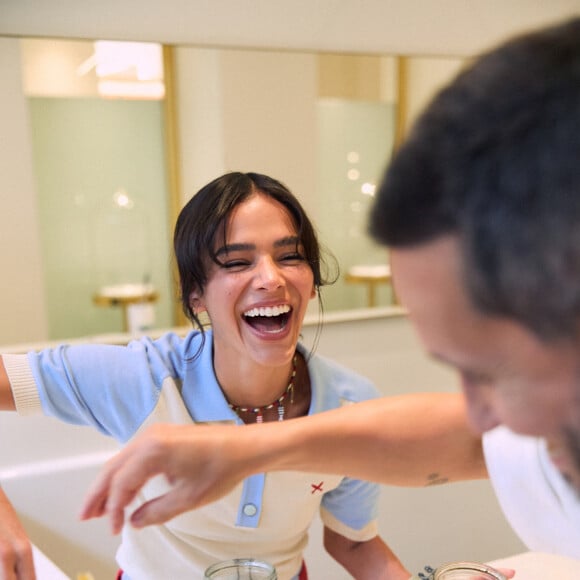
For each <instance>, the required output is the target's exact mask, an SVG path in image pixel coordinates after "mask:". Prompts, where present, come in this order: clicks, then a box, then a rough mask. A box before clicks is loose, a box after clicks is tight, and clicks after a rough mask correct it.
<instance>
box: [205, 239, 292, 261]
mask: <svg viewBox="0 0 580 580" xmlns="http://www.w3.org/2000/svg"><path fill="white" fill-rule="evenodd" d="M298 245H300V238H299V237H298V236H286V237H284V238H281V239H279V240H276V241H275V242H274V247H275V248H281V247H284V246H298ZM255 249H256V245H255V244H244V243H238V244H226V245H225V246H222V247H221V248H219V249H218V250H217V251H216V253H215V257H216V258H217V257H218V256H223V255H224V254H229V253H231V252H244V251H248V250H255Z"/></svg>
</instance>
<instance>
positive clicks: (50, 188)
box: [30, 98, 173, 339]
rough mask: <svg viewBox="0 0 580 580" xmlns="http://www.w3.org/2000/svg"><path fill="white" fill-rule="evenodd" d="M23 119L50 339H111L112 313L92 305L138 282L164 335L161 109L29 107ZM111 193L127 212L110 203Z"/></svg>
mask: <svg viewBox="0 0 580 580" xmlns="http://www.w3.org/2000/svg"><path fill="white" fill-rule="evenodd" d="M30 112H31V124H32V132H33V135H32V142H33V152H34V163H35V174H36V179H37V191H38V195H39V212H40V223H41V243H42V251H43V259H44V270H45V272H44V273H45V278H46V288H47V299H48V300H47V301H48V317H49V332H50V338H53V339H61V338H68V337H76V336H84V335H87V334H95V333H108V332H118V331H121V330H122V328H123V318H122V313H121V311H120V310H119V309H117V308H102V307H97V306H95V305H94V304H93V301H92V297H93V295H94V293H95V292H96V291H97V289H98V288H99V287H100V286H101V285H105V284H118V283H123V282H142V281H143V280H144V279H145V278H148V279H149V280H150V281H151V282H152V283H153V284H154V285H155V287H156V288H157V289H158V290H159V292H160V295H161V298H160V300H159V302H158V303H157V304H156V305H155V310H156V326H171V325H172V312H173V310H172V306H171V302H170V296H171V292H172V290H171V285H170V276H171V273H170V272H171V269H170V259H171V258H170V253H169V248H170V233H169V231H168V217H167V207H168V204H167V186H166V172H165V165H164V163H165V162H164V160H165V156H164V149H163V147H164V146H163V109H162V103H161V102H159V101H129V100H128V101H122V100H103V99H78V98H75V99H69V98H62V99H61V98H32V99H30ZM119 189H122V190H124V191H126V193H127V195H128V196H129V198H130V199H131V200H132V202H133V208H132V209H120V208H119V206H118V205H115V204H114V200H113V196H114V195H115V192H117V191H119ZM119 234H122V235H119ZM120 273H124V275H125V279H123V276H122V275H121V274H120Z"/></svg>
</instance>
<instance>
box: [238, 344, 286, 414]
mask: <svg viewBox="0 0 580 580" xmlns="http://www.w3.org/2000/svg"><path fill="white" fill-rule="evenodd" d="M296 358H297V357H296V355H294V358H293V359H292V374H291V375H290V382H289V383H288V386H287V387H286V389H284V392H283V393H282V394H281V395H280V396H279V397H278V398H277V399H276V400H275V401H274V402H273V403H270V404H269V405H264V406H263V407H241V406H239V405H232V404H231V403H228V405H229V406H230V409H232V411H234V413H236V414H237V415H239V414H240V413H253V414H254V415H256V423H263V422H264V412H265V411H269V410H270V409H274V408H276V409H277V410H278V421H284V413H285V411H286V409H285V407H284V401H285V400H286V398H287V397H288V395H290V404H292V403H293V402H294V378H295V377H296Z"/></svg>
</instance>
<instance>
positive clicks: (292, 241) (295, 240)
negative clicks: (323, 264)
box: [274, 236, 300, 248]
mask: <svg viewBox="0 0 580 580" xmlns="http://www.w3.org/2000/svg"><path fill="white" fill-rule="evenodd" d="M298 245H300V238H299V237H298V236H286V237H285V238H282V239H281V240H276V241H275V242H274V247H275V248H280V247H282V246H298Z"/></svg>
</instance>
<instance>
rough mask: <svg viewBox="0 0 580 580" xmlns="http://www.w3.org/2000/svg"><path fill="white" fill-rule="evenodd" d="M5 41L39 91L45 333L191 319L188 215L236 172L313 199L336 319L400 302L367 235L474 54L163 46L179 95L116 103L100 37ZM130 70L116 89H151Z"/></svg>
mask: <svg viewBox="0 0 580 580" xmlns="http://www.w3.org/2000/svg"><path fill="white" fill-rule="evenodd" d="M3 42H5V43H9V44H10V48H11V52H10V54H11V55H12V57H13V62H12V66H11V67H8V65H7V64H6V62H5V63H4V65H5V68H10V70H12V72H13V73H14V68H15V67H16V64H15V63H19V64H18V66H19V71H20V75H21V79H22V86H23V90H22V98H21V102H20V103H19V106H20V107H21V109H22V112H23V119H24V121H23V124H22V125H23V127H21V129H22V128H24V129H26V130H27V131H28V132H27V135H28V137H29V147H30V153H31V160H32V161H31V163H32V174H33V175H34V183H33V184H32V186H31V187H30V188H29V193H30V195H31V199H29V200H28V203H30V205H31V207H32V208H33V209H34V210H35V211H36V212H37V214H36V215H37V218H38V222H37V224H34V223H32V221H34V220H31V223H30V224H29V227H30V231H29V234H30V236H29V237H27V236H26V228H23V227H20V228H18V235H19V236H20V237H21V238H23V239H24V242H23V241H20V242H19V243H20V244H22V243H24V244H25V245H26V246H27V247H33V246H35V245H36V246H37V248H38V255H37V259H38V268H37V269H36V270H35V272H36V274H37V275H38V277H39V281H38V284H37V285H38V290H39V294H41V293H42V299H41V300H40V303H39V304H37V306H38V307H39V309H40V310H43V309H44V312H45V318H46V320H47V324H46V329H45V331H44V338H48V339H65V338H74V337H81V336H87V335H93V334H103V333H113V332H121V331H124V330H127V327H128V325H129V324H131V323H133V324H135V320H128V319H127V313H128V311H130V312H131V314H132V315H133V316H135V312H137V316H138V317H140V318H139V320H138V321H137V324H143V325H144V327H154V328H157V327H161V328H168V327H172V326H175V325H176V324H181V323H183V319H180V318H179V315H178V312H179V307H178V306H177V305H176V304H175V300H174V297H175V296H176V290H175V283H174V282H175V281H174V275H173V271H172V264H171V260H170V239H171V229H172V225H173V221H174V219H175V215H176V212H177V211H178V210H179V208H180V207H181V206H182V205H183V203H185V201H186V200H187V199H189V197H190V196H191V195H192V194H193V193H194V192H195V191H197V190H198V189H199V187H201V186H202V185H204V184H205V183H207V182H208V181H209V180H211V179H213V178H214V177H215V176H217V175H220V174H221V173H224V172H225V171H229V170H242V171H259V172H263V173H267V174H270V175H272V176H274V177H276V178H278V179H280V180H282V181H283V182H285V183H286V184H287V185H288V186H289V188H290V189H291V190H292V191H293V192H295V193H296V195H297V196H298V197H299V198H300V199H301V201H302V202H303V204H304V205H305V207H306V209H307V211H308V212H309V214H310V216H311V217H312V219H313V221H314V222H315V223H316V225H317V227H318V230H319V234H320V238H321V241H322V242H323V243H324V244H325V245H326V246H327V247H328V248H329V249H330V250H331V251H332V253H333V254H334V255H335V256H336V258H337V260H338V263H339V266H340V271H341V274H340V277H339V279H338V280H337V282H336V284H335V285H333V286H331V287H327V288H324V303H325V310H326V311H327V312H340V311H345V310H347V311H352V310H353V309H358V308H368V307H374V306H389V305H391V304H393V295H392V292H391V288H390V284H389V275H388V271H387V270H386V264H387V260H388V257H387V255H386V252H385V251H384V250H383V249H382V248H378V247H376V246H375V245H374V244H373V243H372V242H371V241H370V240H369V239H368V237H367V236H366V231H365V230H366V215H367V212H368V209H369V207H370V204H371V203H372V197H373V193H374V188H375V186H376V184H377V182H378V180H379V179H380V176H381V174H382V171H383V169H384V167H385V166H386V164H387V163H388V160H389V158H390V155H391V154H392V151H393V148H394V146H395V144H396V141H397V139H400V138H401V135H402V133H403V132H404V129H405V127H404V126H405V125H406V124H409V123H410V122H411V121H412V118H413V116H414V115H415V114H416V111H417V110H419V109H420V108H421V106H422V105H423V102H424V101H425V100H426V99H427V98H428V96H429V94H430V93H432V91H433V90H434V89H435V88H436V86H437V85H438V84H440V83H442V82H444V80H445V79H447V78H449V77H450V76H451V75H452V74H454V73H455V72H456V71H457V70H458V68H459V66H461V63H462V59H444V58H441V57H438V58H436V59H420V58H409V57H406V58H404V59H402V58H397V57H395V56H392V55H353V54H338V53H323V52H301V51H273V50H262V49H260V50H252V49H232V48H209V47H194V46H186V45H183V46H174V47H165V48H162V47H160V46H159V45H157V49H155V48H154V46H153V45H148V46H147V47H146V48H147V49H149V50H153V51H155V50H157V53H156V56H153V57H152V58H153V60H154V61H155V62H159V61H161V62H162V63H163V65H162V67H161V68H162V69H164V75H163V74H162V75H161V76H162V77H163V78H162V79H161V81H163V83H164V84H165V91H166V92H165V94H163V87H162V89H159V87H157V89H156V88H155V86H154V83H155V82H158V81H159V79H157V81H155V80H151V81H150V82H149V84H148V85H147V88H146V90H147V91H150V92H149V93H146V94H141V95H139V97H138V98H136V93H134V94H133V95H129V94H128V93H125V94H121V95H117V98H113V96H112V93H110V92H109V93H107V95H106V96H105V97H103V95H102V94H101V95H99V90H101V91H102V90H103V89H102V87H101V89H99V85H100V84H103V83H104V81H103V78H100V77H99V75H97V74H96V71H97V66H96V65H97V63H98V58H99V57H98V55H97V47H98V46H99V44H98V43H96V42H92V41H76V40H75V41H73V40H50V39H33V38H28V39H25V38H23V39H4V40H3ZM104 44H106V43H103V42H101V43H100V45H101V46H102V45H104ZM123 44H125V45H126V47H128V48H131V47H132V48H135V46H133V43H123ZM105 48H106V47H105ZM108 48H109V49H110V50H112V48H111V46H109V47H108ZM118 48H119V47H117V49H118ZM163 57H164V58H163ZM5 59H6V56H5ZM116 61H117V62H118V61H119V57H118V55H117V57H116ZM101 64H102V63H101ZM131 67H133V70H132V73H135V69H136V65H134V64H133V65H129V66H128V68H129V69H131ZM101 68H103V67H101ZM132 73H131V74H132ZM128 74H129V73H128V72H127V70H125V71H122V70H117V71H112V72H111V71H109V72H108V76H107V75H106V74H103V72H102V70H101V77H106V78H105V81H107V82H108V83H109V89H108V90H109V91H111V90H112V89H111V86H112V85H114V82H116V83H117V85H118V84H122V83H123V82H125V83H126V87H125V88H126V90H134V91H137V88H136V84H135V83H134V84H135V86H133V85H131V83H132V82H133V81H134V79H128V78H126V77H127V75H128ZM67 75H68V76H67ZM73 80H74V83H73ZM402 83H403V84H404V86H402ZM130 87H132V88H130ZM403 89H404V90H403ZM155 90H157V91H158V92H155ZM401 95H403V97H404V102H402V101H401ZM10 98H11V99H14V100H18V95H12V96H11V97H10ZM28 124H29V125H28ZM168 137H169V138H168ZM14 142H16V143H19V142H20V141H19V139H14ZM23 152H24V154H26V146H24V148H23ZM22 191H23V192H24V191H25V188H24V189H22ZM18 203H19V204H20V203H21V200H20V201H19V202H18ZM35 228H36V229H35ZM20 268H22V266H20ZM25 278H26V277H25ZM26 284H30V282H26ZM119 287H124V288H125V289H127V288H129V292H131V291H133V290H134V289H135V288H136V287H137V288H138V289H139V290H138V292H137V293H139V292H143V296H142V298H143V300H142V302H143V304H141V306H140V307H139V309H137V308H135V307H134V306H133V305H131V306H130V307H129V308H127V304H128V303H129V302H132V298H131V299H130V300H129V299H127V300H128V302H125V298H126V297H124V296H123V295H121V296H119V295H111V294H110V293H109V294H107V292H110V291H111V288H113V289H115V288H119ZM313 306H315V305H314V304H313ZM39 318H40V317H39ZM35 330H40V329H35ZM42 338H43V336H42V333H41V332H38V333H37V334H36V335H35V334H34V333H32V335H31V336H30V337H28V336H24V337H22V338H20V337H17V336H14V337H10V336H6V337H5V338H2V337H0V342H2V343H10V342H19V341H22V340H25V341H31V340H40V339H42Z"/></svg>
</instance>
